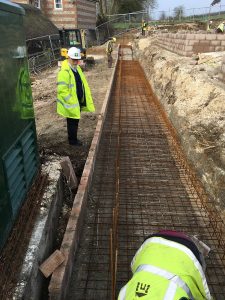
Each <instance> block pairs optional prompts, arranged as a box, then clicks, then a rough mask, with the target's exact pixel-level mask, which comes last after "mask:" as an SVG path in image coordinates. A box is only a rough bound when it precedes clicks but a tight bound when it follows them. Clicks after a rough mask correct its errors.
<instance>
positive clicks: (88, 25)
mask: <svg viewBox="0 0 225 300" xmlns="http://www.w3.org/2000/svg"><path fill="white" fill-rule="evenodd" d="M76 4H77V26H78V28H81V29H94V28H95V27H96V3H95V2H91V1H87V0H77V1H76Z"/></svg>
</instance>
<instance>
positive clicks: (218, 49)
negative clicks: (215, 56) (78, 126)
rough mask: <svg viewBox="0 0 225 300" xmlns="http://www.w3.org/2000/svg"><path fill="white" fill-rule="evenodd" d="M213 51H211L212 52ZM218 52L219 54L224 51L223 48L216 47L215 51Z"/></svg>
mask: <svg viewBox="0 0 225 300" xmlns="http://www.w3.org/2000/svg"><path fill="white" fill-rule="evenodd" d="M210 51H211V50H210ZM214 51H216V52H219V51H223V47H215V50H214Z"/></svg>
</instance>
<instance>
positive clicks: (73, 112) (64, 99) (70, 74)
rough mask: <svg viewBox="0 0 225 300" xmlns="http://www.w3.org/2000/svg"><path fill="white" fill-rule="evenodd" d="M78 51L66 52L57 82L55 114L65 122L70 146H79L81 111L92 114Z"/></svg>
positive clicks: (70, 50)
mask: <svg viewBox="0 0 225 300" xmlns="http://www.w3.org/2000/svg"><path fill="white" fill-rule="evenodd" d="M80 60H81V52H80V49H78V48H76V47H72V48H70V49H69V50H68V60H67V59H66V60H64V61H63V62H62V66H61V69H60V71H59V73H58V80H57V113H58V114H59V115H61V116H63V117H64V118H66V120H67V132H68V141H69V144H70V145H75V146H81V145H82V143H81V141H79V140H78V138H77V131H78V124H79V120H80V113H81V111H86V112H94V111H95V107H94V104H93V100H92V96H91V91H90V88H89V86H88V83H87V80H86V78H85V76H84V74H83V72H82V70H81V68H80V66H79V62H80Z"/></svg>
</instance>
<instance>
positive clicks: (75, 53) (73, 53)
mask: <svg viewBox="0 0 225 300" xmlns="http://www.w3.org/2000/svg"><path fill="white" fill-rule="evenodd" d="M68 56H69V57H70V58H72V59H81V53H80V49H79V48H76V47H71V48H70V49H69V50H68Z"/></svg>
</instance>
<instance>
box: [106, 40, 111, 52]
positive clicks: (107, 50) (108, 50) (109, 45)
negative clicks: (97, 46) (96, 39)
mask: <svg viewBox="0 0 225 300" xmlns="http://www.w3.org/2000/svg"><path fill="white" fill-rule="evenodd" d="M105 50H106V53H107V54H111V53H112V52H113V42H112V41H111V40H110V41H108V42H107V44H106V49H105Z"/></svg>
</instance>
